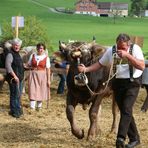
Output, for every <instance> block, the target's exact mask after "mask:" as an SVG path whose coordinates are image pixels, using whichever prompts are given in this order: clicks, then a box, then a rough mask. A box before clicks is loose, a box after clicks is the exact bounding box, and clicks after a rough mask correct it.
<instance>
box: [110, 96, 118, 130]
mask: <svg viewBox="0 0 148 148" xmlns="http://www.w3.org/2000/svg"><path fill="white" fill-rule="evenodd" d="M118 112H119V109H118V106H117V103H116V101H115V99H114V96H113V98H112V115H113V122H112V127H111V133H117V129H118Z"/></svg>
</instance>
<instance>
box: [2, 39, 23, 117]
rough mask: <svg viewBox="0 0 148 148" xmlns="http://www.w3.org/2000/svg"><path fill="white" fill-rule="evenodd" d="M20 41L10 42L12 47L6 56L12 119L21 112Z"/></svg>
mask: <svg viewBox="0 0 148 148" xmlns="http://www.w3.org/2000/svg"><path fill="white" fill-rule="evenodd" d="M21 44H22V41H21V40H20V39H19V38H15V39H13V40H12V47H11V49H10V52H9V53H8V54H7V56H6V61H5V67H6V72H7V75H6V80H7V81H8V84H9V89H10V112H9V114H10V115H11V116H12V117H16V118H19V117H20V116H21V115H22V114H23V112H22V108H21V103H20V102H21V101H20V98H21V93H22V81H23V78H24V67H23V61H22V58H21V56H20V54H19V51H20V48H21Z"/></svg>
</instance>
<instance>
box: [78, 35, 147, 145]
mask: <svg viewBox="0 0 148 148" xmlns="http://www.w3.org/2000/svg"><path fill="white" fill-rule="evenodd" d="M113 53H116V54H113ZM113 55H114V56H113ZM113 61H114V62H116V63H114V62H113ZM112 63H113V67H114V68H113V69H114V71H115V73H116V76H115V77H114V79H113V83H112V85H113V91H114V96H115V100H116V102H117V105H118V107H119V110H120V122H119V128H118V134H117V140H116V148H125V147H126V148H133V147H135V146H137V145H138V144H140V137H139V133H138V130H137V127H136V123H135V120H134V117H133V106H134V103H135V101H136V98H137V96H138V92H139V88H140V77H141V75H142V72H143V70H144V68H145V64H144V56H143V53H142V50H141V48H140V47H139V46H138V45H136V44H131V41H130V37H129V35H127V34H124V33H121V34H119V35H118V37H117V38H116V44H115V45H114V46H113V47H111V48H109V49H108V50H107V51H106V52H105V54H104V55H103V57H102V58H101V59H100V60H99V61H98V62H96V63H95V64H93V65H91V66H89V67H85V66H84V65H82V64H81V65H79V66H78V69H79V71H80V72H90V71H95V70H97V69H100V68H101V67H102V66H108V65H109V64H112ZM126 136H128V138H129V143H128V144H126V145H125V139H126Z"/></svg>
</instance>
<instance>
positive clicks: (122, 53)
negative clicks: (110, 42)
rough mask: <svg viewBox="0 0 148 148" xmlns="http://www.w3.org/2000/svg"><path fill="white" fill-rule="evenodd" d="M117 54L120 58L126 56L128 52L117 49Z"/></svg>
mask: <svg viewBox="0 0 148 148" xmlns="http://www.w3.org/2000/svg"><path fill="white" fill-rule="evenodd" d="M117 54H118V56H119V57H120V58H125V57H127V54H128V53H127V51H125V50H117Z"/></svg>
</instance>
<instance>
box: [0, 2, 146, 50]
mask: <svg viewBox="0 0 148 148" xmlns="http://www.w3.org/2000/svg"><path fill="white" fill-rule="evenodd" d="M99 1H100V0H99ZM114 1H117V0H114ZM37 2H39V3H37ZM75 2H76V0H54V1H53V0H42V1H40V0H27V1H26V0H21V1H20V0H5V1H3V0H0V10H1V11H0V24H2V23H3V21H4V20H7V21H10V23H11V17H12V16H16V15H22V16H24V17H27V16H36V17H37V18H38V19H41V20H42V23H43V24H44V25H45V26H46V28H47V33H48V36H49V38H50V40H51V44H52V46H53V48H54V49H55V50H56V49H57V48H58V41H59V40H61V41H68V40H69V39H71V40H84V41H91V40H92V37H93V36H95V37H96V41H97V42H98V43H100V44H102V45H112V44H114V43H115V38H116V36H117V35H118V34H119V33H121V32H125V33H128V34H129V35H136V36H143V37H144V46H143V51H144V52H145V51H147V49H148V29H147V24H148V18H129V17H128V18H116V20H115V24H114V20H113V18H100V17H92V16H84V15H74V14H73V15H72V14H61V13H55V12H52V11H51V10H50V9H49V8H50V7H51V8H54V7H65V8H71V9H72V8H74V4H75ZM124 2H130V1H129V0H126V1H124Z"/></svg>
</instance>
